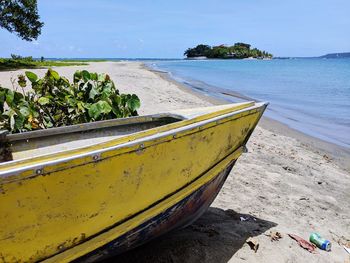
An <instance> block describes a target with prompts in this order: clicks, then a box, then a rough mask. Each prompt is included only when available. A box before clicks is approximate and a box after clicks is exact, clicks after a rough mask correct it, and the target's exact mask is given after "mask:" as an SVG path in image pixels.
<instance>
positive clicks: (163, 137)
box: [0, 102, 268, 183]
mask: <svg viewBox="0 0 350 263" xmlns="http://www.w3.org/2000/svg"><path fill="white" fill-rule="evenodd" d="M267 105H268V103H265V102H259V103H255V104H254V105H253V106H250V107H247V108H243V109H240V110H236V111H231V112H228V113H226V114H223V115H219V116H216V117H213V118H208V119H205V120H202V121H198V122H194V123H191V124H188V125H184V126H180V127H178V128H175V129H169V130H166V131H163V132H161V133H155V134H150V135H146V136H143V137H140V138H137V139H135V140H132V141H127V142H124V143H120V144H117V145H113V146H110V147H107V148H102V149H101V148H99V149H97V150H93V151H86V152H83V153H78V154H74V153H73V154H71V155H69V156H67V157H63V158H57V159H51V160H50V159H49V160H44V161H43V162H40V161H39V162H38V163H34V164H30V165H26V162H28V161H29V160H33V158H27V159H21V160H17V161H16V160H15V161H10V162H7V163H3V166H2V165H1V164H0V169H1V168H2V169H4V168H6V166H10V165H11V164H15V165H16V164H17V165H18V166H20V167H18V168H17V167H14V168H12V169H11V168H9V169H6V170H5V171H4V170H3V171H1V170H0V179H2V182H0V183H11V182H14V181H20V180H23V179H29V178H34V177H36V176H42V175H45V174H49V173H53V172H57V171H61V170H66V169H70V168H73V167H77V166H81V165H86V164H89V163H93V162H98V161H101V160H104V159H108V158H112V157H114V156H117V155H120V154H124V153H128V152H134V151H138V150H143V149H145V148H147V147H150V146H153V145H156V144H159V143H163V142H166V141H170V140H172V139H175V138H181V137H183V136H186V135H190V134H193V133H195V132H198V131H199V130H205V129H208V128H211V127H214V126H217V125H221V124H223V123H226V122H228V121H232V120H236V119H239V118H242V117H245V116H248V115H251V114H254V113H256V112H258V111H261V112H263V111H264V110H265V108H266V106H267ZM243 113H245V114H244V115H242V114H243ZM237 115H241V116H237ZM201 116H202V115H201ZM235 117H236V118H235ZM193 119H196V117H195V118H193ZM193 119H188V120H193ZM224 119H226V120H225V121H222V120H224ZM185 121H186V120H185ZM177 123H179V122H177ZM210 124H211V125H210ZM170 125H171V124H170ZM208 125H209V126H208ZM166 126H168V125H166ZM156 129H157V128H153V129H150V130H156ZM139 133H142V132H139ZM178 133H182V134H181V135H180V136H179V135H178ZM135 134H136V133H135ZM116 140H118V139H116ZM114 141H115V140H112V142H114ZM147 141H152V143H150V144H149V145H147V146H145V145H144V142H147ZM108 143H110V142H108ZM135 146H138V147H135ZM133 147H134V148H133ZM89 148H90V147H87V148H85V149H89ZM123 148H124V149H126V151H122V149H123ZM82 149H83V148H81V149H79V150H82ZM116 150H120V151H118V152H117V153H114V154H113V155H111V156H105V157H102V156H101V154H103V153H106V152H111V151H116ZM66 152H67V151H62V152H57V153H54V154H52V155H49V156H48V155H46V156H47V157H48V158H49V157H55V156H57V155H59V154H60V153H61V154H62V153H66ZM70 152H73V151H70ZM95 156H98V159H96V158H95ZM58 157H59V156H58ZM86 157H90V158H89V159H88V160H85V159H84V158H86ZM91 157H92V158H91ZM37 158H38V157H35V159H37ZM39 159H40V157H39ZM74 159H82V162H81V163H79V164H75V165H70V166H65V167H62V168H61V169H56V170H51V171H44V170H43V169H44V167H47V166H54V165H57V164H60V163H64V162H66V163H68V162H69V161H71V160H74ZM21 161H23V162H21ZM16 162H17V163H16ZM5 165H6V166H5ZM28 170H33V173H32V174H29V175H25V176H23V177H21V178H12V179H10V178H11V177H12V176H16V175H19V174H20V173H22V172H24V171H28ZM38 170H40V171H41V172H40V173H37V171H38ZM7 177H9V179H10V180H5V179H6V178H7Z"/></svg>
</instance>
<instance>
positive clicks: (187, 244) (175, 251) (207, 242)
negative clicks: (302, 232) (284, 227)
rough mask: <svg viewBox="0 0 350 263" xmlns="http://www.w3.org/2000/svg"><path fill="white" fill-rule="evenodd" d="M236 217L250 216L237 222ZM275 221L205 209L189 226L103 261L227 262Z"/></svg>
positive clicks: (233, 212)
mask: <svg viewBox="0 0 350 263" xmlns="http://www.w3.org/2000/svg"><path fill="white" fill-rule="evenodd" d="M240 217H244V218H250V219H248V220H246V221H241V220H240ZM276 225H277V224H276V223H273V222H270V221H266V220H262V219H259V218H255V219H253V218H252V217H251V216H249V215H245V214H239V213H236V212H235V211H233V210H231V209H228V210H226V211H225V210H222V209H219V208H209V209H208V211H207V212H206V213H205V214H204V215H202V216H201V217H200V218H199V219H198V220H197V221H196V222H194V223H193V224H192V225H190V226H188V227H186V228H183V229H179V230H175V231H173V232H171V233H169V234H167V235H164V236H162V237H160V238H158V239H155V240H153V241H151V242H149V243H147V244H145V245H143V246H140V247H138V248H136V249H133V250H131V251H129V252H126V253H124V254H121V255H118V256H116V257H113V258H110V259H108V260H106V261H104V262H109V263H112V262H141V263H142V262H181V263H184V262H215V263H223V262H225V263H226V262H227V261H228V260H229V259H230V258H231V257H232V256H233V255H234V254H235V253H236V252H237V250H239V249H240V248H241V247H242V246H243V245H244V244H245V242H246V240H247V238H249V237H253V236H257V235H260V234H262V233H264V232H265V231H266V230H268V229H270V228H272V227H274V226H276Z"/></svg>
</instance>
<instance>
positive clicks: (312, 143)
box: [141, 62, 350, 171]
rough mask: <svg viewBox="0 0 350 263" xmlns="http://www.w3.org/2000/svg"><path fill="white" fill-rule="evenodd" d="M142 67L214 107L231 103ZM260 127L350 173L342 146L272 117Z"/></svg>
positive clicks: (348, 155) (349, 154)
mask: <svg viewBox="0 0 350 263" xmlns="http://www.w3.org/2000/svg"><path fill="white" fill-rule="evenodd" d="M141 63H142V62H141ZM142 67H143V68H144V69H146V70H148V71H150V72H153V73H154V74H156V75H158V76H159V77H161V78H162V79H164V80H165V81H169V82H171V83H173V84H175V85H176V86H177V87H178V88H179V89H181V90H183V91H185V92H188V93H190V94H192V95H195V96H197V97H198V98H200V99H203V100H206V101H208V102H209V103H212V104H214V105H220V104H227V103H229V101H227V100H225V99H223V98H222V99H220V98H216V97H213V96H210V94H209V93H205V92H200V91H199V90H197V89H196V88H193V87H192V86H191V85H186V84H185V83H181V82H179V81H177V80H176V79H174V78H173V77H172V76H171V75H170V74H169V72H167V71H162V70H156V69H153V68H151V67H150V66H147V65H146V64H145V63H142ZM218 93H220V94H223V95H228V96H232V97H236V98H238V99H245V100H249V99H251V100H254V99H252V98H249V97H246V96H244V95H241V94H239V93H237V92H231V91H230V93H229V94H226V93H225V92H223V91H220V90H219V92H218ZM258 126H260V127H262V128H263V129H266V130H269V131H271V132H275V133H279V134H283V135H286V136H288V137H292V138H295V139H297V140H298V141H300V142H301V143H303V144H305V146H306V147H308V148H310V149H311V150H313V151H314V152H316V153H320V152H323V153H324V154H325V155H329V156H331V158H332V159H333V160H334V161H336V162H337V163H338V164H339V165H340V166H341V167H343V168H344V169H345V170H346V171H350V149H347V148H345V147H343V146H340V145H337V144H335V143H331V142H327V141H325V140H322V139H319V138H317V137H314V136H311V135H308V134H306V133H303V132H301V131H298V130H296V129H294V128H292V127H290V126H288V125H287V124H284V123H282V122H280V121H278V120H274V119H272V118H270V117H266V116H264V115H263V117H262V118H261V120H260V122H259V124H258Z"/></svg>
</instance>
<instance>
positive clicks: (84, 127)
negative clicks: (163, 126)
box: [5, 113, 185, 142]
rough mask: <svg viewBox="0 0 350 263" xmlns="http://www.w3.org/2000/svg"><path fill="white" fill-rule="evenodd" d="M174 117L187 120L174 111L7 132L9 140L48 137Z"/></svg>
mask: <svg viewBox="0 0 350 263" xmlns="http://www.w3.org/2000/svg"><path fill="white" fill-rule="evenodd" d="M166 118H173V119H174V120H175V119H176V120H178V121H182V120H185V119H184V117H183V116H181V115H176V114H173V113H159V114H151V115H144V116H133V117H127V118H120V119H112V120H103V121H96V122H87V123H82V124H75V125H69V126H63V127H55V128H50V129H44V130H36V131H29V132H22V133H14V134H7V135H6V139H5V140H7V141H8V142H14V141H20V140H28V139H34V138H38V137H48V136H53V135H62V134H67V133H76V132H85V131H90V130H98V129H103V128H113V127H120V126H128V125H137V124H144V123H151V122H155V121H161V120H162V119H166Z"/></svg>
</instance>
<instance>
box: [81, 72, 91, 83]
mask: <svg viewBox="0 0 350 263" xmlns="http://www.w3.org/2000/svg"><path fill="white" fill-rule="evenodd" d="M81 74H82V76H83V79H84V81H88V80H90V73H89V71H87V70H83V71H82V72H81Z"/></svg>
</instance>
